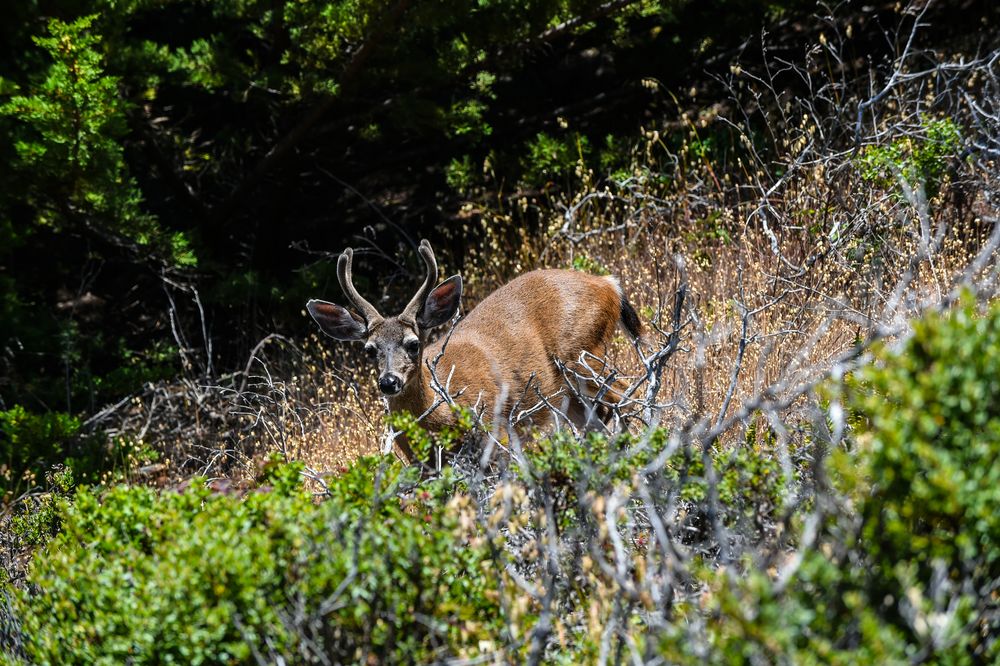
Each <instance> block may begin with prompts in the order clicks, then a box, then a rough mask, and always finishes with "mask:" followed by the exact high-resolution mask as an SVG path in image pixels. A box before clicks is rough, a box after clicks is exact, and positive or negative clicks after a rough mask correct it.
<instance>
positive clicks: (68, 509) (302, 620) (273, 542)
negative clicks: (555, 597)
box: [14, 459, 499, 664]
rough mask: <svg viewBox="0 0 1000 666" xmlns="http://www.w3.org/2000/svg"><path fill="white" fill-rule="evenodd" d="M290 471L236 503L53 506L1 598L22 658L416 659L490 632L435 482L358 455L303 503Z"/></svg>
mask: <svg viewBox="0 0 1000 666" xmlns="http://www.w3.org/2000/svg"><path fill="white" fill-rule="evenodd" d="M298 469H299V468H298V467H295V466H284V467H279V468H277V469H275V470H274V471H273V474H272V477H271V479H270V481H271V483H273V486H272V487H271V488H270V490H267V489H264V488H262V489H260V490H259V491H257V492H252V493H250V494H249V495H248V496H247V497H246V498H245V499H241V498H238V497H234V496H230V495H226V494H213V493H212V492H211V491H210V490H209V489H208V488H207V487H206V486H205V484H203V483H201V482H194V483H192V484H191V485H189V486H188V487H187V489H186V490H184V491H183V492H173V491H164V492H160V491H156V490H153V489H150V488H128V487H124V486H118V487H115V488H111V489H109V490H107V491H105V492H100V491H98V490H90V489H81V490H79V491H78V492H77V493H76V495H75V496H74V497H73V500H72V501H71V502H70V501H66V500H64V501H62V503H61V510H62V513H63V517H62V531H61V533H60V534H59V535H58V536H57V537H56V538H55V539H53V540H52V541H50V542H49V543H48V544H47V545H46V546H45V547H44V549H43V550H41V551H39V553H38V554H37V555H36V557H35V562H34V566H33V569H32V573H31V578H30V587H29V589H26V590H19V591H16V592H15V594H14V604H15V612H16V613H17V615H19V616H20V617H21V619H22V628H21V630H22V632H23V636H24V640H23V645H24V655H23V657H24V660H25V661H27V662H28V663H34V664H47V663H98V664H100V663H106V664H117V663H125V662H128V663H136V664H138V663H185V664H187V663H255V659H258V658H264V659H266V660H268V661H271V660H273V659H275V658H277V656H279V655H281V656H286V657H290V658H293V659H299V660H301V659H307V658H308V655H310V654H314V653H315V651H319V652H321V653H323V654H325V655H327V656H328V657H329V658H330V659H331V660H333V661H335V662H340V663H343V662H364V661H365V660H366V659H367V658H368V657H369V655H370V656H371V657H372V658H378V659H379V660H387V661H394V662H401V661H409V660H416V661H430V660H433V659H435V658H438V657H443V656H448V655H459V654H466V653H469V652H470V651H471V652H476V651H477V650H478V647H477V646H478V643H479V640H486V639H488V638H489V637H491V636H495V635H496V634H497V632H498V631H499V627H498V626H496V622H497V619H496V618H497V617H498V613H497V608H496V604H495V602H494V601H493V600H492V599H491V597H490V596H489V590H490V589H495V587H496V584H495V582H494V581H491V580H490V578H489V577H488V576H487V575H485V574H482V573H480V571H481V568H480V564H481V562H482V559H483V556H484V550H483V548H482V547H475V546H473V545H470V544H468V543H464V542H462V541H460V540H458V539H456V538H455V536H454V530H455V528H456V517H455V516H456V514H455V512H454V511H452V510H451V509H449V507H448V505H446V504H444V503H443V502H441V501H440V492H444V491H445V490H446V489H447V488H448V487H449V484H450V482H449V481H447V480H443V481H439V482H436V484H428V486H427V487H426V488H422V489H421V490H420V491H419V492H415V493H414V494H413V495H412V496H410V497H409V498H406V499H400V498H399V497H398V496H397V494H396V493H398V492H399V491H400V489H401V484H404V485H405V483H406V475H403V474H401V472H400V469H399V468H398V466H389V467H380V466H379V464H378V463H377V462H376V461H375V460H373V459H364V460H361V461H360V462H359V463H358V464H356V465H355V466H354V467H352V469H351V470H349V471H348V472H347V473H345V474H344V475H343V476H341V477H338V478H335V479H330V481H329V486H330V495H331V497H330V498H329V499H327V500H326V501H324V502H316V501H314V499H313V497H312V496H311V494H310V493H308V492H306V491H305V490H304V489H303V488H302V486H301V485H300V484H299V483H297V481H296V477H297V475H298ZM439 491H440V492H439ZM32 590H33V591H32ZM261 655H263V656H261ZM294 655H298V657H295V656H294Z"/></svg>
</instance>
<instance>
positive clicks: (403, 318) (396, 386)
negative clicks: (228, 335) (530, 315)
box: [306, 240, 462, 396]
mask: <svg viewBox="0 0 1000 666" xmlns="http://www.w3.org/2000/svg"><path fill="white" fill-rule="evenodd" d="M417 251H418V252H419V253H420V256H421V257H422V258H423V260H424V265H425V267H426V269H427V271H426V276H425V278H424V283H423V285H421V287H420V289H419V290H417V293H416V294H415V295H414V296H413V298H412V299H410V302H409V303H408V304H407V306H406V307H405V308H404V309H403V311H402V312H400V313H399V314H398V315H396V316H394V317H383V316H382V315H381V314H379V312H378V310H377V309H375V306H374V305H372V304H371V303H369V302H368V301H366V300H365V299H364V298H362V297H361V294H359V293H358V290H357V289H355V287H354V282H353V281H352V279H351V262H352V259H353V257H354V251H353V250H352V249H351V248H347V249H346V250H344V252H343V253H342V254H341V255H340V259H339V260H338V261H337V278H338V279H339V280H340V287H341V288H342V289H343V290H344V294H345V295H346V296H347V299H348V301H350V304H351V305H353V306H354V308H355V309H356V310H357V314H356V313H354V312H352V311H350V310H348V309H347V308H344V307H341V306H340V305H336V304H335V303H329V302H327V301H320V300H311V301H309V302H308V303H306V309H307V310H308V311H309V314H310V315H312V318H313V319H315V320H316V323H317V324H319V327H320V329H322V331H323V332H324V333H326V334H327V335H329V336H330V337H332V338H335V339H337V340H344V341H352V340H364V343H365V354H367V355H368V357H369V358H370V359H372V360H373V361H376V362H377V363H378V370H379V375H378V387H379V389H380V390H381V391H382V393H384V394H385V395H387V396H395V395H397V394H399V393H400V392H401V391H402V390H403V388H404V387H406V386H407V385H408V384H410V383H411V382H413V381H419V380H420V379H419V378H420V367H421V359H422V357H423V352H424V345H425V344H426V342H427V336H428V333H429V332H430V330H431V329H433V328H435V327H437V326H440V325H442V324H444V323H446V322H448V321H449V320H451V318H452V317H454V316H455V314H456V313H457V312H458V306H459V301H460V300H461V298H462V277H461V276H460V275H453V276H451V277H450V278H448V279H447V280H445V281H444V282H442V283H441V284H439V285H437V286H436V287H433V285H434V282H435V281H436V280H437V272H438V269H437V261H436V260H435V259H434V250H432V249H431V245H430V243H428V242H427V241H426V240H422V241H420V247H419V248H417ZM432 287H433V288H432Z"/></svg>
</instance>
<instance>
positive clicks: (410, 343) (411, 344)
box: [403, 338, 420, 356]
mask: <svg viewBox="0 0 1000 666" xmlns="http://www.w3.org/2000/svg"><path fill="white" fill-rule="evenodd" d="M403 349H404V350H406V353H407V354H409V355H410V356H416V355H417V352H419V351H420V340H417V339H416V338H410V339H409V340H406V341H405V342H403Z"/></svg>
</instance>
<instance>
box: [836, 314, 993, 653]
mask: <svg viewBox="0 0 1000 666" xmlns="http://www.w3.org/2000/svg"><path fill="white" fill-rule="evenodd" d="M850 397H851V400H852V403H853V407H854V408H855V409H856V410H858V412H860V413H861V414H863V415H864V416H865V418H866V419H867V429H866V430H865V431H864V432H862V433H860V434H859V435H858V437H857V443H858V446H859V447H860V448H861V453H860V457H861V460H862V462H863V464H864V467H863V472H862V478H863V479H864V480H865V482H866V483H864V484H861V485H862V487H863V489H864V495H863V496H862V497H863V502H862V503H861V507H860V513H861V517H862V520H863V524H862V525H863V526H862V531H861V538H862V541H863V543H864V547H865V549H866V552H867V553H868V555H869V557H870V558H871V562H872V565H873V566H872V567H871V568H870V578H871V581H870V584H871V587H870V593H871V594H872V595H873V596H876V597H877V595H878V594H879V593H880V592H885V593H886V594H890V595H893V596H894V598H895V599H896V603H897V604H898V606H897V607H898V610H899V614H900V617H901V618H904V619H905V618H907V617H910V616H912V615H913V613H916V614H917V616H920V615H921V614H923V613H925V612H929V610H933V611H934V612H937V613H939V614H940V613H943V615H942V616H939V617H938V621H939V622H944V620H946V619H947V620H949V621H950V622H958V621H961V622H966V621H967V622H972V623H973V624H976V621H975V618H974V617H972V616H970V613H971V610H972V608H971V607H972V606H973V605H974V604H973V600H974V597H978V596H979V595H981V594H982V593H983V591H989V590H991V589H992V594H994V595H995V594H996V593H997V592H998V587H997V580H998V576H1000V511H998V510H997V509H998V507H1000V305H995V306H993V307H992V308H991V309H990V311H989V312H988V313H987V314H986V316H980V315H979V314H978V313H977V312H976V308H975V306H974V304H972V303H965V304H963V305H962V306H960V307H958V308H956V309H955V310H954V311H953V312H951V313H948V314H947V315H930V316H928V317H926V318H925V319H923V320H922V321H918V322H915V323H914V330H913V336H912V338H911V339H910V340H908V341H907V344H906V345H905V347H904V348H903V349H902V350H900V352H899V353H897V354H892V355H886V356H884V363H882V364H879V365H872V366H869V367H867V368H865V369H864V371H863V372H861V373H859V374H858V376H857V377H856V379H855V381H854V382H852V385H851V392H850ZM868 486H870V487H868ZM962 596H966V597H968V598H967V599H966V601H967V603H968V606H969V607H966V608H960V606H962V604H961V603H960V602H959V601H958V599H959V598H960V597H962ZM935 599H936V603H938V604H940V603H941V602H942V599H944V600H946V601H948V600H950V601H954V603H955V604H956V606H955V608H953V609H950V610H949V609H948V608H943V609H942V608H935V607H934V605H935V601H934V600H935ZM924 603H926V604H927V605H928V607H929V608H923V607H922V606H923V604H924ZM908 606H912V607H913V608H908ZM980 610H982V609H980ZM992 622H993V623H994V626H993V627H992V629H993V633H994V634H995V632H996V630H997V629H998V628H1000V626H997V625H996V622H997V621H996V620H993V621H992ZM906 624H907V625H909V626H907V629H908V630H909V631H910V632H911V633H912V636H911V638H912V639H913V640H917V639H922V638H924V637H923V636H921V634H922V633H924V632H925V631H926V632H930V631H931V630H932V628H928V627H926V626H924V625H925V624H926V621H920V622H918V621H917V620H914V619H913V618H912V617H911V618H910V620H909V621H908V622H907V623H906ZM984 628H985V627H984ZM968 638H969V636H968V635H966V636H963V637H962V639H963V641H964V640H967V639H968ZM955 640H958V637H956V638H955ZM998 648H1000V645H996V644H994V645H993V647H992V649H993V650H994V651H995V652H994V656H1000V652H997V651H996V650H997V649H998Z"/></svg>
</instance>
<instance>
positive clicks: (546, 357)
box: [306, 240, 642, 464]
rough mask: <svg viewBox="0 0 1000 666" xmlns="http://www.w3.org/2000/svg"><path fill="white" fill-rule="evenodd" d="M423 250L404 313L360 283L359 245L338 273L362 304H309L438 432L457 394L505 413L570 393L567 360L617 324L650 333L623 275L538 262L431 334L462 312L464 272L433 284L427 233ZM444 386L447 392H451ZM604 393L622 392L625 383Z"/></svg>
mask: <svg viewBox="0 0 1000 666" xmlns="http://www.w3.org/2000/svg"><path fill="white" fill-rule="evenodd" d="M417 252H418V253H419V254H420V256H421V258H422V259H423V262H424V267H425V269H426V271H425V277H424V282H423V284H422V285H421V286H420V288H419V289H418V290H417V293H416V294H415V295H414V296H413V298H411V299H410V302H409V303H408V304H407V305H406V307H405V308H403V310H402V312H400V313H399V314H398V315H396V316H390V317H385V316H383V315H381V314H380V313H379V311H378V310H377V309H376V308H375V306H373V305H372V304H371V303H369V302H368V301H367V300H365V299H364V298H363V297H362V296H361V294H359V293H358V290H357V289H356V288H355V287H354V282H353V279H352V273H351V268H352V261H353V257H354V251H353V250H352V249H351V248H347V249H345V250H344V251H343V253H342V254H341V255H340V257H339V258H338V260H337V278H338V281H339V282H340V286H341V288H342V289H343V291H344V295H345V296H346V297H347V299H348V301H349V304H350V305H351V306H353V308H354V310H355V311H352V310H350V309H348V308H346V307H343V306H341V305H337V304H335V303H331V302H328V301H322V300H317V299H313V300H310V301H309V302H308V303H307V304H306V309H307V311H308V312H309V314H310V315H311V316H312V318H313V319H314V320H315V321H316V323H317V324H318V325H319V328H320V330H321V331H322V332H323V333H324V334H326V335H328V336H330V337H332V338H334V339H335V340H339V341H343V342H361V341H363V342H364V351H365V354H366V355H367V356H368V358H369V359H371V360H372V361H374V362H376V363H377V364H378V388H379V390H380V391H381V393H382V395H383V397H384V398H385V399H386V401H387V403H388V408H389V411H390V412H399V411H403V410H406V411H409V412H410V413H411V414H412V415H414V416H415V417H422V418H421V425H422V426H423V427H424V428H426V429H427V430H428V431H430V432H436V431H440V430H441V429H443V428H445V427H447V426H452V425H454V424H455V422H456V417H455V414H454V411H453V410H452V409H451V408H450V407H451V403H452V402H454V404H457V405H460V406H464V407H468V408H471V409H477V408H480V409H482V408H484V407H485V408H493V409H495V410H496V412H495V413H496V414H502V413H504V412H505V410H509V409H511V408H512V406H513V405H514V404H515V402H516V401H517V400H518V399H519V397H523V396H526V395H538V396H553V395H557V394H559V393H560V391H561V390H562V391H563V395H564V396H565V395H566V391H565V388H566V377H565V375H564V373H563V368H564V367H565V365H564V363H565V362H566V361H568V362H570V363H572V362H578V360H579V359H581V358H583V357H585V356H586V355H591V356H592V357H597V358H601V357H603V356H604V355H605V354H606V353H607V350H608V348H609V346H610V343H611V341H612V339H613V338H614V335H615V332H616V330H617V327H618V326H619V325H621V326H622V327H623V328H624V329H625V331H626V332H627V333H628V334H629V335H630V336H631V337H632V338H633V339H634V340H639V339H640V337H641V335H642V325H641V323H640V321H639V317H638V315H637V313H636V311H635V309H634V308H633V307H632V305H631V304H630V303H629V301H628V299H627V298H626V297H625V294H624V292H623V291H622V288H621V284H620V282H619V281H618V279H617V278H615V277H612V276H597V275H591V274H589V273H584V272H581V271H577V270H568V269H536V270H532V271H530V272H527V273H524V274H522V275H520V276H518V277H516V278H515V279H513V280H511V281H510V282H508V283H507V284H505V285H504V286H502V287H500V288H499V289H497V290H496V291H494V292H492V293H491V294H489V295H488V296H487V297H486V298H484V299H483V300H482V301H481V302H480V303H479V304H478V305H476V306H475V307H474V308H472V310H470V311H469V312H468V313H467V314H466V315H465V316H464V317H462V318H460V319H459V320H458V321H457V323H455V325H454V326H453V327H452V328H451V330H450V331H449V332H448V333H447V335H445V336H442V337H440V338H439V339H437V340H435V341H431V332H432V331H433V330H434V329H436V328H438V327H440V326H443V325H444V324H446V323H448V322H450V321H452V320H453V319H454V318H455V317H456V315H457V314H458V311H459V306H460V301H461V298H462V277H461V275H453V276H451V277H449V278H448V279H446V280H444V281H443V282H441V283H439V284H436V285H435V283H436V282H437V279H438V266H437V260H436V259H435V256H434V250H433V249H432V248H431V245H430V243H429V242H428V241H427V240H422V241H421V242H420V245H419V247H418V248H417ZM561 366H562V367H561ZM617 383H618V384H621V380H617ZM618 388H619V389H620V388H621V387H620V386H619V387H618ZM442 393H447V394H448V395H447V396H445V397H444V398H443V396H442ZM605 393H606V394H607V395H613V396H616V397H617V398H619V399H620V398H621V393H620V391H619V390H612V391H608V390H607V389H605ZM453 396H454V397H453ZM576 402H579V399H577V400H576ZM564 404H565V401H564ZM568 411H569V410H567V413H568ZM572 411H573V413H574V414H575V417H574V418H573V420H574V421H577V422H578V423H582V422H586V421H588V420H589V419H591V418H592V416H593V412H594V409H593V408H592V407H591V408H590V409H589V410H588V409H587V408H585V406H584V405H580V404H576V405H574V409H573V410H572ZM396 444H397V445H398V446H399V448H400V450H401V452H402V453H403V456H404V457H405V458H406V459H407V460H408V462H409V463H410V464H415V463H418V462H419V461H418V460H417V459H416V457H415V455H414V453H413V451H412V450H411V448H410V447H409V446H408V444H407V443H406V441H405V438H402V437H398V438H397V439H396Z"/></svg>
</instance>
